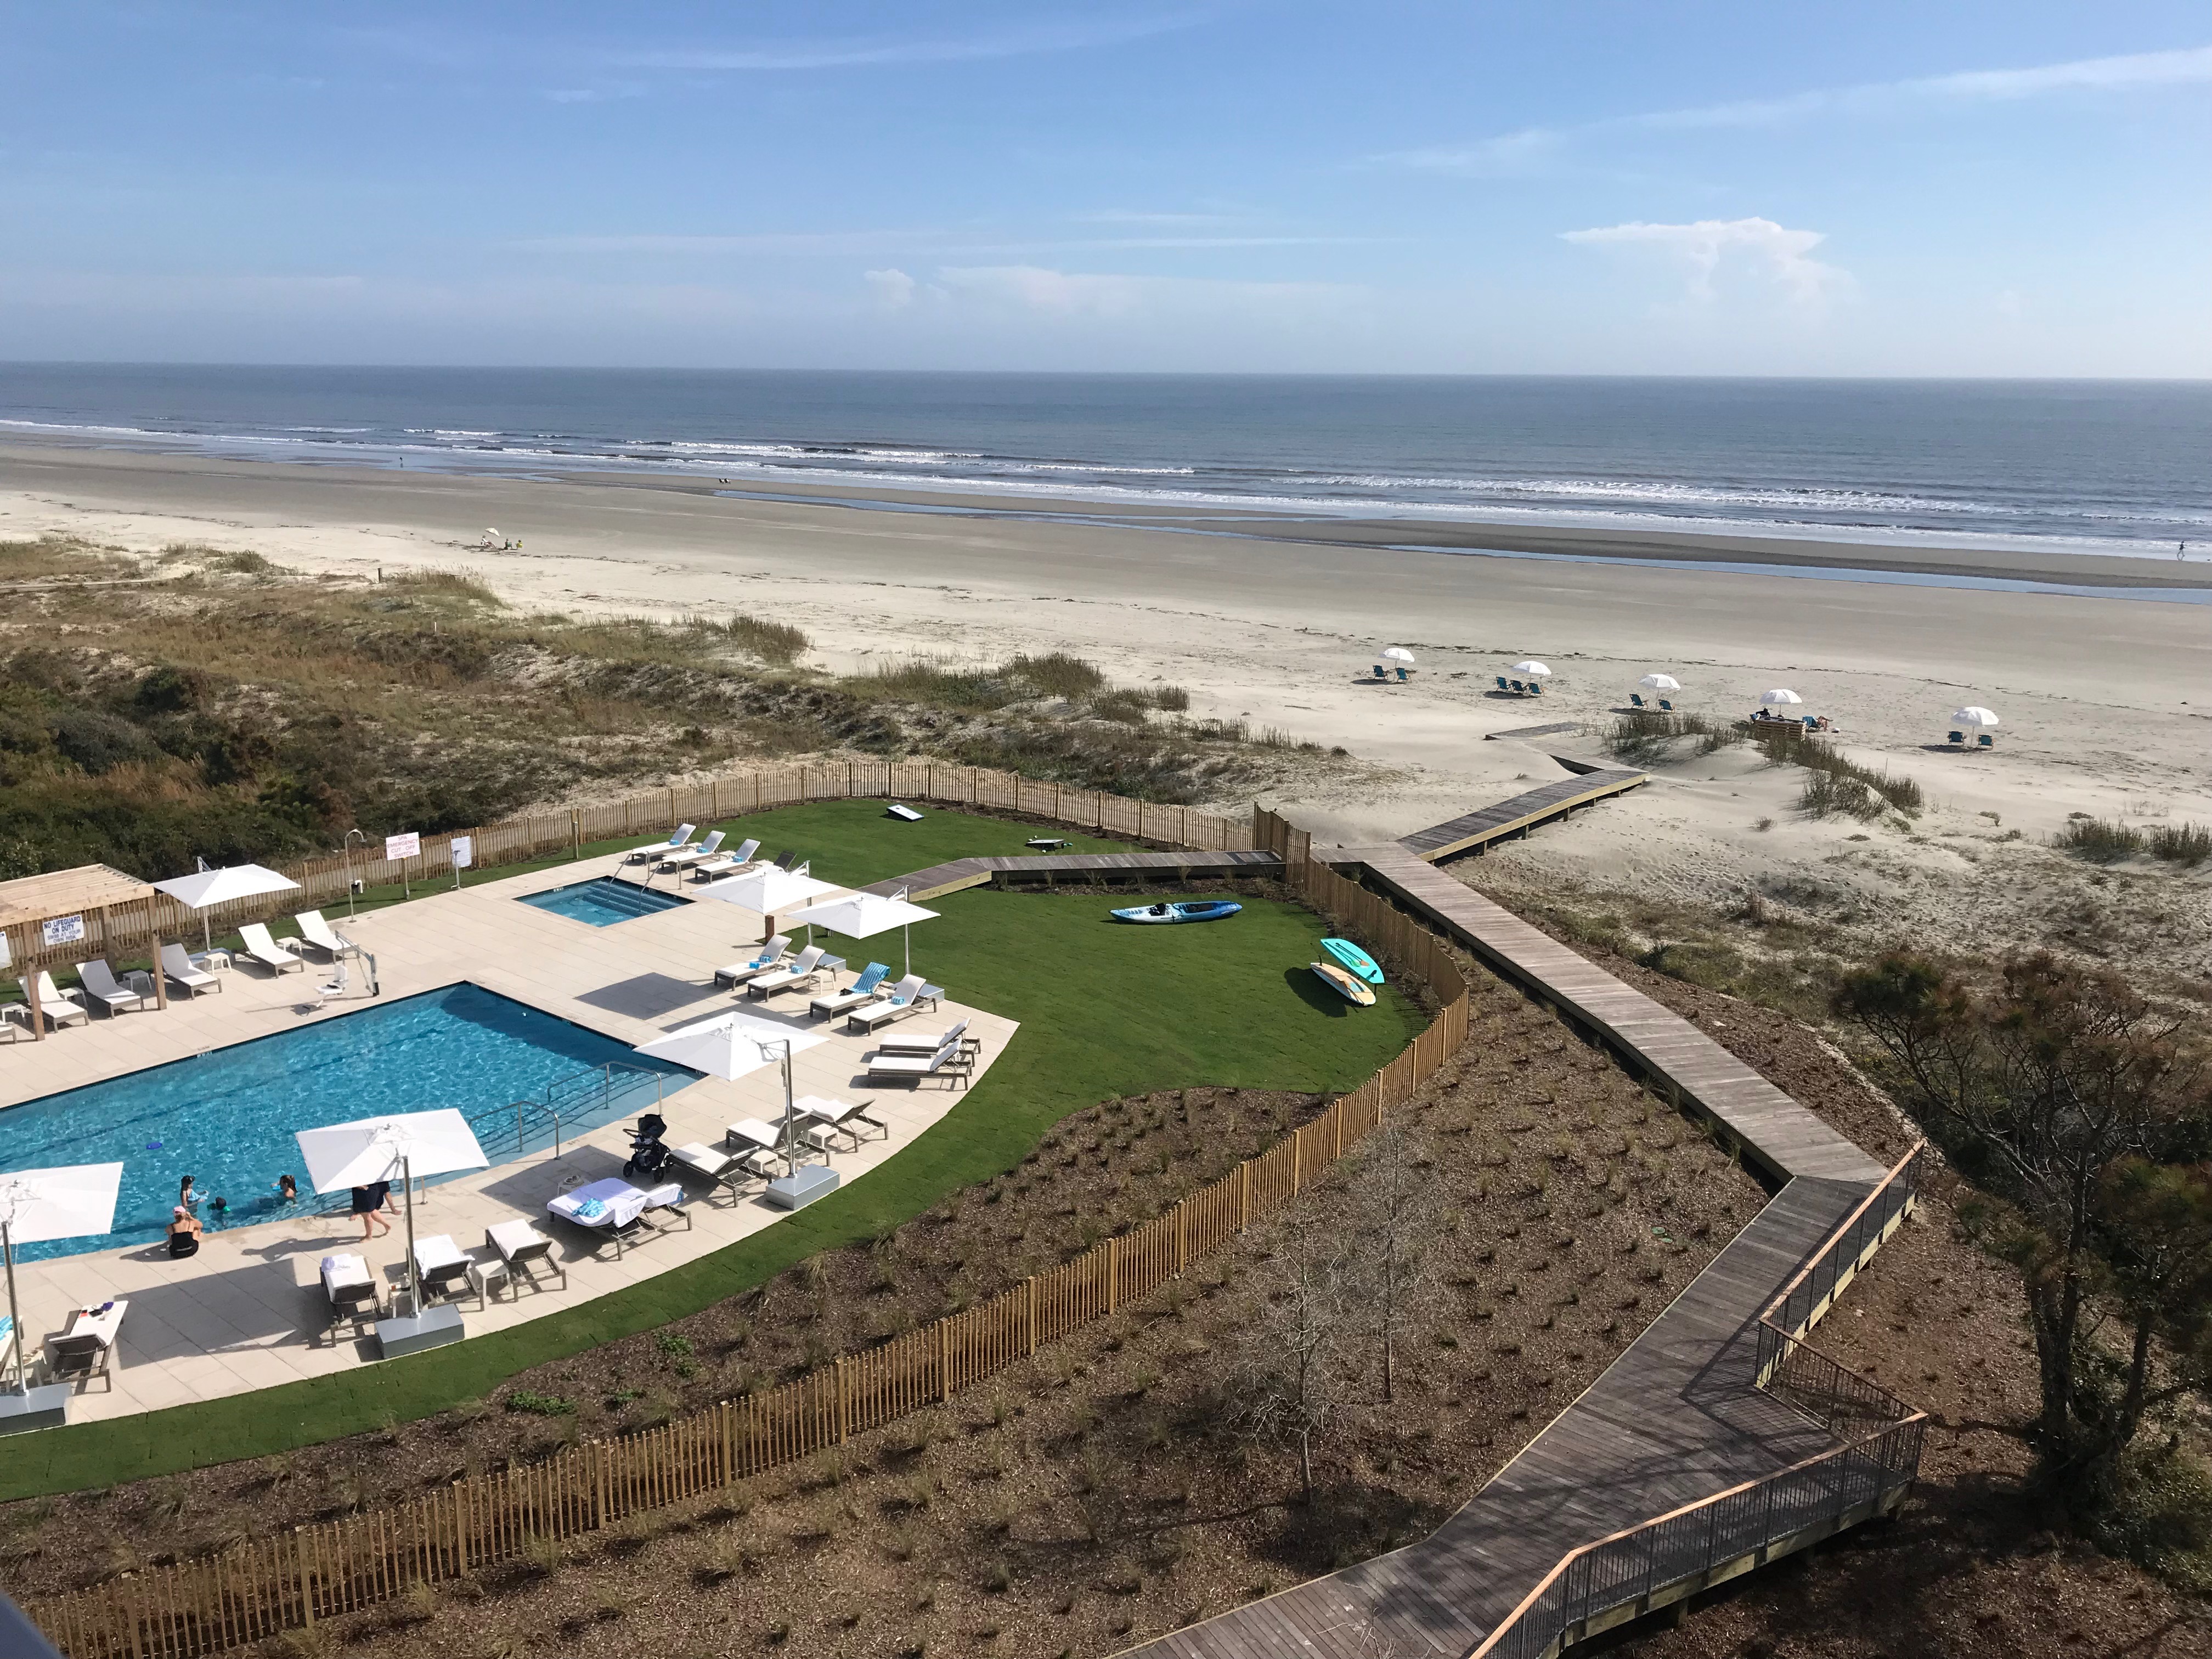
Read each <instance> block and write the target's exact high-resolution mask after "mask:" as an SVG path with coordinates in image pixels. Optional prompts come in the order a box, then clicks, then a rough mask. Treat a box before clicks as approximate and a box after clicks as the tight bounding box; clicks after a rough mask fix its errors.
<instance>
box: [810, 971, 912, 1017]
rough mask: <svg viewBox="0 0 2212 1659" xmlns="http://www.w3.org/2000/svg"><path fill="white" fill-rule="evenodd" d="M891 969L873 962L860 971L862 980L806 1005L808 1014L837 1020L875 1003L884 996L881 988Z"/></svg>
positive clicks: (857, 980) (859, 979)
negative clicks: (869, 1003)
mask: <svg viewBox="0 0 2212 1659" xmlns="http://www.w3.org/2000/svg"><path fill="white" fill-rule="evenodd" d="M890 971H891V970H890V969H889V968H887V967H885V966H884V964H883V963H880V962H872V963H869V964H868V965H867V966H866V967H865V968H863V969H860V978H858V979H856V980H854V981H853V982H852V983H851V984H850V985H848V986H847V987H845V988H844V989H843V990H842V991H836V990H833V991H831V992H830V993H829V995H827V996H821V997H817V998H815V999H814V1000H813V1001H811V1002H810V1003H808V1004H807V1005H806V1012H808V1013H810V1014H811V1015H812V1016H813V1017H814V1018H817V1019H835V1018H837V1016H838V1015H840V1014H842V1013H849V1012H851V1011H852V1010H854V1009H855V1008H857V1007H859V1006H860V1005H861V1004H862V1003H865V1002H873V1001H874V1000H876V999H877V998H878V997H879V996H881V995H882V994H883V992H882V990H881V989H880V988H879V987H881V986H882V985H883V982H884V979H885V978H886V977H887V976H888V975H890Z"/></svg>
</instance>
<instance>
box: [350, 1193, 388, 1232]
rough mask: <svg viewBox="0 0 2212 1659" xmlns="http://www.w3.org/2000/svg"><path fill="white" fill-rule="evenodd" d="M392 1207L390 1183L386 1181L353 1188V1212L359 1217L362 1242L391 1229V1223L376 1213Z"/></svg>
mask: <svg viewBox="0 0 2212 1659" xmlns="http://www.w3.org/2000/svg"><path fill="white" fill-rule="evenodd" d="M391 1209H392V1183H391V1182H388V1181H373V1182H370V1183H369V1184H368V1186H366V1187H356V1188H354V1189H353V1212H354V1213H355V1214H356V1215H357V1216H359V1217H360V1218H361V1242H362V1243H364V1244H366V1243H368V1241H369V1240H370V1239H371V1238H373V1237H375V1236H376V1235H377V1234H378V1233H388V1232H390V1231H392V1224H391V1223H390V1222H389V1221H386V1219H385V1218H383V1217H382V1216H380V1215H379V1214H378V1213H377V1212H378V1211H379V1210H387V1211H388V1210H391Z"/></svg>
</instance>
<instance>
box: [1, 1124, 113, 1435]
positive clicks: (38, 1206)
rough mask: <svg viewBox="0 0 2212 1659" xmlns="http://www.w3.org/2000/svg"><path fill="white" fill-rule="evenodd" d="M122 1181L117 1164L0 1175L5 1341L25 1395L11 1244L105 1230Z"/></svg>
mask: <svg viewBox="0 0 2212 1659" xmlns="http://www.w3.org/2000/svg"><path fill="white" fill-rule="evenodd" d="M122 1185H123V1166H122V1164H70V1165H68V1166H67V1167H65V1168H62V1169H56V1170H15V1171H12V1172H11V1173H9V1174H7V1175H0V1255H4V1256H5V1258H6V1261H7V1265H8V1316H9V1320H10V1322H11V1323H10V1325H9V1342H10V1344H11V1345H12V1347H13V1353H14V1358H15V1387H16V1389H17V1390H18V1391H19V1392H21V1393H25V1394H27V1393H28V1392H29V1391H30V1384H29V1378H28V1376H27V1373H26V1372H25V1371H24V1370H23V1310H21V1308H19V1307H17V1306H16V1305H15V1247H16V1246H17V1245H18V1244H42V1243H46V1241H47V1240H48V1239H51V1238H82V1237H85V1236H86V1235H87V1234H89V1233H104V1232H106V1231H108V1230H109V1229H111V1228H112V1227H113V1226H114V1225H115V1195H116V1193H117V1192H118V1189H119V1188H121V1187H122Z"/></svg>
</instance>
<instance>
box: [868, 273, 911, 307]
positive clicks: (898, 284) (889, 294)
mask: <svg viewBox="0 0 2212 1659" xmlns="http://www.w3.org/2000/svg"><path fill="white" fill-rule="evenodd" d="M860 275H861V277H862V279H863V280H864V281H865V282H866V283H867V285H868V287H869V288H870V289H872V291H873V292H874V294H875V296H876V303H877V304H878V305H880V306H882V307H884V308H885V309H886V310H889V311H899V310H903V309H904V308H905V307H908V306H910V305H912V304H913V303H914V290H915V280H914V278H913V277H911V276H908V275H907V274H906V272H904V271H902V270H899V269H898V268H897V267H896V265H894V266H892V267H890V269H888V270H865V271H862V272H861V273H860Z"/></svg>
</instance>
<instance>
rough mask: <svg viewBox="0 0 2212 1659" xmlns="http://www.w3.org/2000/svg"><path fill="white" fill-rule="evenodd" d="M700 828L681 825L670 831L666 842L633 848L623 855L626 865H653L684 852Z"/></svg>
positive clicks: (650, 842)
mask: <svg viewBox="0 0 2212 1659" xmlns="http://www.w3.org/2000/svg"><path fill="white" fill-rule="evenodd" d="M698 828H699V826H698V825H697V824H696V823H679V824H678V825H677V826H676V828H675V829H673V830H671V831H670V833H669V836H668V839H667V840H666V841H649V842H646V843H645V845H644V846H642V847H633V848H630V849H629V852H627V853H625V854H623V863H624V864H651V863H653V861H654V860H658V859H665V858H668V857H670V856H671V855H673V854H678V853H680V852H682V851H683V850H684V848H687V847H689V846H690V844H691V836H692V834H693V832H694V831H696V829H698Z"/></svg>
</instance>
